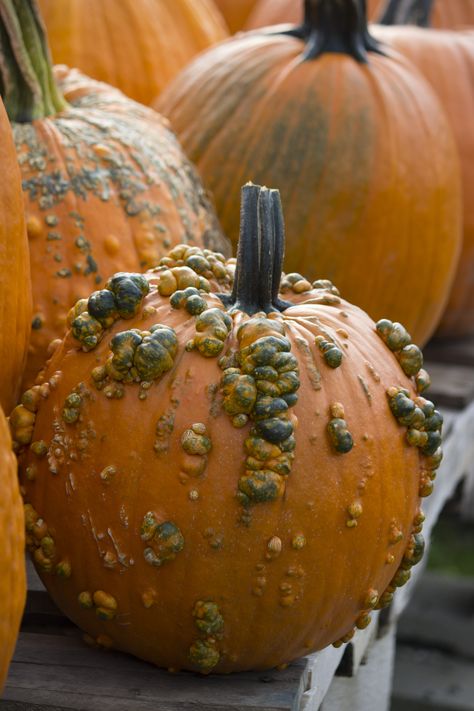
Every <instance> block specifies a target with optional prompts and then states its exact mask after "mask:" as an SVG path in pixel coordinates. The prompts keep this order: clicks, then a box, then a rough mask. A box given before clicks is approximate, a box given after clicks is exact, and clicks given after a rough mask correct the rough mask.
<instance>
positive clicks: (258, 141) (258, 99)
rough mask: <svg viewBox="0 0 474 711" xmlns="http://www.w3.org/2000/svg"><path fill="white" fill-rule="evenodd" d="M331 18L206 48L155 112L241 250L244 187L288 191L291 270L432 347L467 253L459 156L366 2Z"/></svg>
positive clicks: (432, 102) (349, 1)
mask: <svg viewBox="0 0 474 711" xmlns="http://www.w3.org/2000/svg"><path fill="white" fill-rule="evenodd" d="M335 8H336V5H335V4H334V3H332V1H330V0H311V1H310V2H309V3H308V4H307V12H308V17H307V19H306V21H305V24H304V25H302V26H301V27H297V28H295V29H294V30H293V31H291V30H289V32H290V34H291V32H293V34H294V35H295V36H289V35H288V33H287V32H286V33H285V32H284V30H283V28H281V30H278V29H275V30H266V31H260V32H254V33H246V34H245V35H241V36H237V37H235V38H233V39H231V40H229V41H227V42H223V43H221V44H220V45H219V46H218V47H216V48H214V49H211V50H208V51H207V52H205V53H203V54H201V55H200V57H199V58H197V59H196V60H195V61H194V62H192V63H191V64H190V65H189V67H188V68H186V69H185V70H184V71H183V72H182V73H181V74H180V76H179V77H177V78H176V79H175V81H174V82H173V83H172V84H171V85H170V86H169V87H168V89H167V90H166V91H165V92H164V93H163V95H162V97H161V99H160V101H159V103H158V107H159V108H160V110H161V111H162V112H163V113H164V114H165V115H167V116H169V118H170V120H171V121H172V124H173V127H174V128H175V130H176V131H177V133H178V136H179V137H180V140H181V142H182V144H183V147H184V149H185V150H186V152H187V154H188V155H189V156H190V158H191V160H193V161H194V162H195V163H196V164H197V166H198V168H199V171H200V173H201V175H202V177H203V180H204V183H205V185H206V186H207V187H208V188H209V189H210V190H211V191H212V192H213V194H214V198H215V200H216V207H217V212H218V215H219V218H220V220H221V223H222V225H223V228H224V230H225V232H226V234H228V235H229V237H230V238H231V239H232V240H233V242H234V243H235V242H236V240H237V236H238V221H239V205H238V200H237V199H236V197H235V192H236V190H237V185H236V183H237V184H238V185H240V184H241V183H243V182H245V181H246V180H247V179H248V178H249V176H250V175H254V176H255V180H256V182H259V183H261V184H264V185H275V184H277V185H281V193H282V198H283V200H284V202H285V204H286V205H287V206H288V220H287V228H288V255H287V260H288V266H289V268H290V269H291V270H295V271H300V272H302V271H306V272H307V273H308V274H309V276H311V278H315V277H316V276H317V273H318V272H319V271H320V270H321V271H322V272H323V273H324V274H326V276H327V277H328V278H330V279H331V280H332V281H333V282H334V283H337V284H339V286H340V288H341V289H342V290H343V292H344V293H345V294H346V295H347V298H348V299H350V300H352V301H357V303H359V304H360V305H361V306H362V307H363V308H364V309H365V310H366V311H367V312H368V313H369V314H370V315H371V316H372V317H373V318H379V317H382V316H384V315H386V316H388V317H390V318H400V320H402V321H403V322H404V323H406V325H407V327H408V328H409V330H410V333H412V335H413V336H414V337H415V338H416V340H417V341H419V342H421V343H424V342H425V341H426V340H427V339H428V337H429V336H430V335H431V334H432V333H433V331H434V329H435V327H436V325H437V323H438V321H439V319H440V317H441V314H442V312H443V310H444V307H445V304H446V301H447V298H448V291H449V288H450V286H451V283H452V279H453V276H454V271H455V268H456V265H457V260H458V254H459V246H460V240H461V204H460V197H461V196H460V191H461V188H460V171H459V159H458V156H457V151H456V146H455V144H454V139H453V135H452V131H451V128H450V126H449V125H448V122H447V119H446V117H445V114H444V112H443V111H442V109H441V107H440V105H439V102H438V100H437V98H436V96H435V95H434V94H433V92H432V90H431V88H430V87H429V86H428V85H427V83H426V82H425V81H424V80H423V78H422V77H421V75H418V74H417V73H416V70H415V68H414V67H413V66H412V65H410V64H409V63H408V62H407V61H406V60H404V59H403V58H401V57H399V58H392V57H387V56H383V55H382V54H380V53H379V52H378V51H377V48H376V45H375V40H372V39H371V38H370V36H369V35H368V33H367V31H366V27H363V26H360V27H359V23H360V18H359V17H358V12H357V2H356V0H345V1H344V2H343V3H338V4H337V8H336V9H337V10H338V12H337V13H334V15H333V14H332V11H333V10H334V9H335ZM312 10H316V11H317V12H319V14H320V17H319V19H317V18H316V17H315V16H314V15H312ZM348 27H350V29H351V31H352V33H351V32H349V31H348V29H347V28H348ZM365 33H366V34H365ZM300 37H301V38H300ZM414 146H416V150H414ZM222 156H225V157H226V159H225V160H223V159H222ZM420 156H423V160H420ZM400 274H403V284H400Z"/></svg>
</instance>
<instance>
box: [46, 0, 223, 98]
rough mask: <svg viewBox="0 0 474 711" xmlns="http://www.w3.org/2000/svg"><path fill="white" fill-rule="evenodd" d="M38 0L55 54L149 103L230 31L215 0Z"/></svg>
mask: <svg viewBox="0 0 474 711" xmlns="http://www.w3.org/2000/svg"><path fill="white" fill-rule="evenodd" d="M112 5H113V8H112V6H111V3H110V0H39V6H40V8H41V12H42V14H43V17H44V20H45V22H46V27H47V30H48V35H49V40H50V44H51V49H52V52H53V59H54V61H55V62H56V63H60V64H67V65H69V66H71V67H77V68H78V69H80V70H81V71H83V72H84V73H85V74H87V75H89V76H91V77H93V78H94V79H98V80H100V81H105V82H107V83H108V84H112V85H113V86H116V87H118V88H119V89H121V91H123V92H124V93H125V94H127V96H130V97H131V98H132V99H135V100H136V101H140V102H142V103H144V104H150V103H151V101H152V100H153V99H154V98H155V97H156V96H158V94H159V93H160V92H161V91H162V89H163V88H164V87H165V86H166V84H167V83H168V82H169V81H170V80H171V79H172V78H173V77H174V76H175V75H176V74H177V73H178V72H179V71H180V70H181V69H182V68H183V67H184V66H185V65H186V64H187V63H188V62H189V61H190V60H191V58H192V57H193V56H194V55H195V54H198V52H201V51H202V50H203V49H206V48H207V47H209V46H210V45H212V44H215V43H216V42H220V41H221V40H223V39H225V38H226V37H227V36H228V32H227V30H226V28H225V24H224V22H223V21H222V18H221V16H220V15H219V13H218V12H217V10H216V8H215V7H214V3H213V2H212V0H172V2H170V1H169V0H119V2H117V1H116V0H113V2H112Z"/></svg>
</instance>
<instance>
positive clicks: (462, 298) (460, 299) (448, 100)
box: [373, 3, 474, 337]
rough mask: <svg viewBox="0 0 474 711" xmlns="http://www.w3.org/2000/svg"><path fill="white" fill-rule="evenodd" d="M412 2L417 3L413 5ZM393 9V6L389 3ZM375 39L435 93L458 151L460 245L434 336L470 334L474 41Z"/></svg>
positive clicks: (419, 36) (445, 33)
mask: <svg viewBox="0 0 474 711" xmlns="http://www.w3.org/2000/svg"><path fill="white" fill-rule="evenodd" d="M415 4H416V3H415ZM392 7H393V8H394V7H395V6H392ZM373 32H374V34H375V36H376V37H377V39H379V40H381V41H383V42H386V43H387V44H388V45H389V46H390V47H393V48H394V49H396V50H397V51H399V52H401V53H402V54H403V55H404V56H406V57H407V59H409V60H410V62H412V63H413V65H414V66H416V68H417V69H418V70H419V71H420V72H421V73H422V74H423V75H424V77H425V78H426V79H427V80H428V82H429V83H430V84H431V86H432V87H433V89H434V90H435V92H436V93H437V95H438V97H439V99H440V101H441V103H442V105H443V108H444V109H445V111H446V114H447V116H448V118H449V120H450V122H451V125H452V127H453V130H454V136H455V139H456V142H457V145H458V149H459V156H460V159H461V171H462V186H463V235H464V240H463V245H462V251H461V258H460V260H459V266H458V270H457V272H456V276H455V279H454V282H453V287H452V290H451V294H450V297H449V301H448V304H447V307H446V310H445V312H444V314H443V317H442V319H441V324H440V325H439V327H438V330H437V334H438V335H439V336H443V337H462V336H468V335H470V334H474V308H473V305H474V199H473V198H474V131H473V130H472V126H471V124H472V117H473V116H474V43H473V42H472V38H470V37H468V36H467V35H465V34H463V33H462V32H453V31H449V30H430V29H425V28H421V27H405V26H393V27H389V26H387V27H382V26H378V25H375V26H374V27H373Z"/></svg>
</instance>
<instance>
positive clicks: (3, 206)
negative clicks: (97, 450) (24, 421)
mask: <svg viewBox="0 0 474 711" xmlns="http://www.w3.org/2000/svg"><path fill="white" fill-rule="evenodd" d="M0 165H1V166H2V171H3V175H4V179H3V180H2V181H1V184H0V363H1V368H0V407H3V408H4V410H5V412H7V413H8V412H10V410H11V409H12V408H13V407H14V406H15V405H16V403H17V397H18V395H19V393H20V385H21V378H22V375H23V369H24V367H25V362H26V355H27V348H28V340H29V337H30V324H31V279H30V263H29V256H28V241H27V238H26V227H25V215H24V211H23V194H22V191H21V178H20V170H19V168H18V163H17V160H16V152H15V146H14V144H13V139H12V134H11V128H10V124H9V123H8V118H7V115H6V113H5V109H4V107H3V103H2V101H1V100H0Z"/></svg>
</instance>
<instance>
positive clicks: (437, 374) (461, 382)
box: [425, 361, 474, 410]
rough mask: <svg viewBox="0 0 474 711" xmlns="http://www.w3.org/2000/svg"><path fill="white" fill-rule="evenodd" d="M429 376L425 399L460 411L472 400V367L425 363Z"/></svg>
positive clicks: (473, 391)
mask: <svg viewBox="0 0 474 711" xmlns="http://www.w3.org/2000/svg"><path fill="white" fill-rule="evenodd" d="M425 367H426V370H427V371H428V373H429V374H430V376H431V382H432V384H431V387H430V389H429V390H428V392H427V397H428V398H429V399H430V400H433V402H434V403H435V404H436V405H437V406H439V407H441V406H444V407H450V408H453V409H455V410H461V409H462V408H463V407H466V406H467V405H469V403H471V402H472V401H473V400H474V367H472V366H471V367H468V366H465V365H448V364H445V363H433V362H431V361H428V362H427V363H426V366H425Z"/></svg>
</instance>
